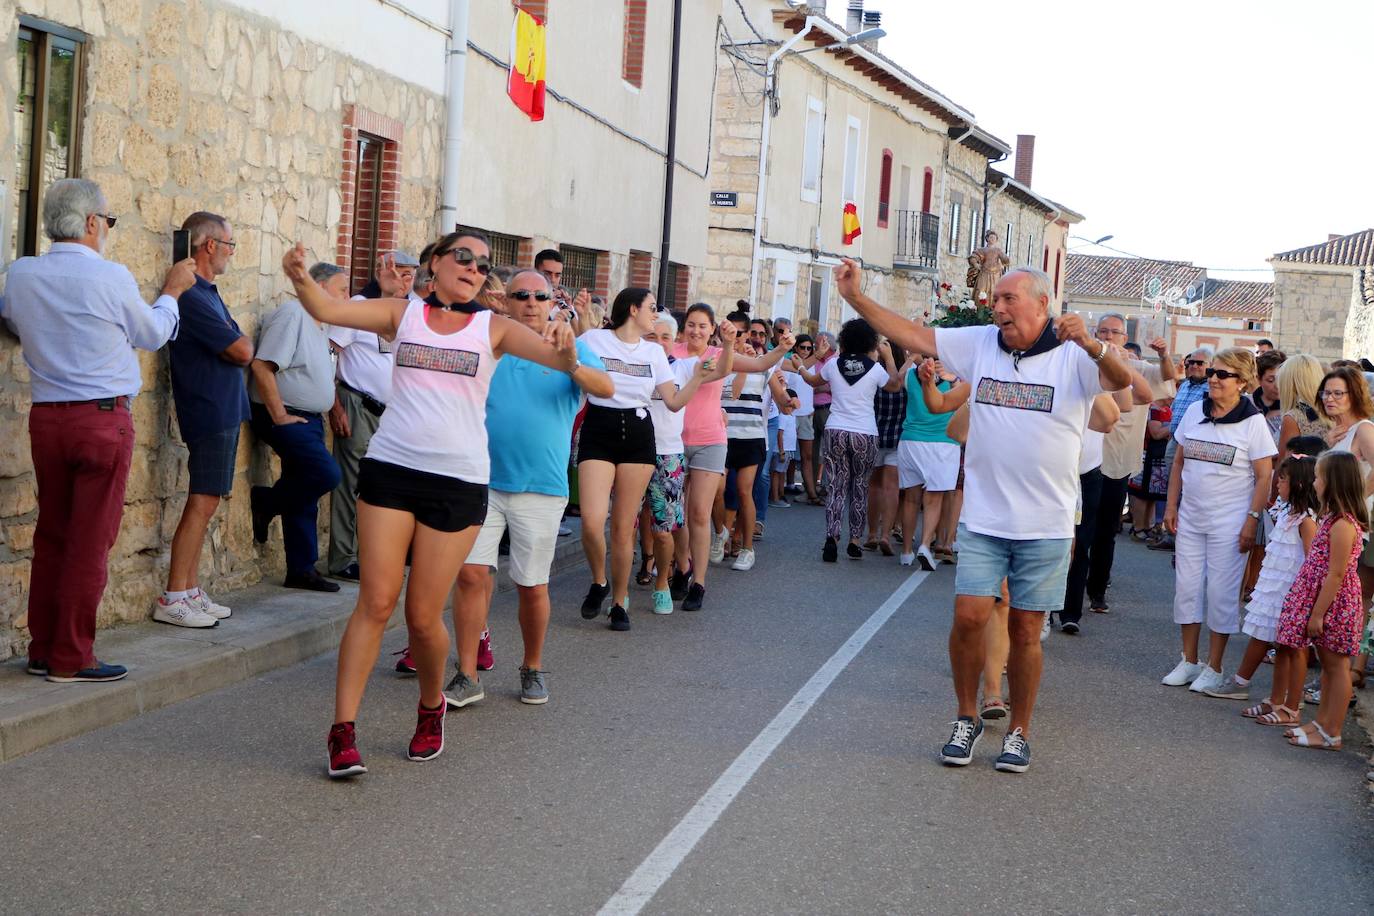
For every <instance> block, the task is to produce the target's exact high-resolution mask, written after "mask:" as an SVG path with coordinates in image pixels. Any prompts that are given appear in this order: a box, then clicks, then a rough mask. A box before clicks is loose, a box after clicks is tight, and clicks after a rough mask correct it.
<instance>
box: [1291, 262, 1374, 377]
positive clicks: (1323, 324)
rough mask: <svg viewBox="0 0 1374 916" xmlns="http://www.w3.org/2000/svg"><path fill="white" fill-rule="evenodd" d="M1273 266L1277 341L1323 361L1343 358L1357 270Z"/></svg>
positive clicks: (1292, 350) (1293, 350)
mask: <svg viewBox="0 0 1374 916" xmlns="http://www.w3.org/2000/svg"><path fill="white" fill-rule="evenodd" d="M1274 267H1275V269H1274V326H1273V333H1272V334H1271V335H1270V336H1271V337H1272V338H1273V341H1274V345H1275V346H1276V347H1278V348H1279V349H1280V350H1283V351H1284V352H1285V353H1288V354H1290V355H1292V354H1294V353H1310V354H1311V355H1313V356H1315V357H1317V359H1319V360H1321V361H1322V362H1330V361H1331V360H1333V359H1341V358H1343V357H1344V356H1345V355H1346V353H1345V349H1346V348H1345V336H1346V323H1347V318H1348V316H1349V313H1350V307H1351V301H1352V297H1353V296H1354V292H1355V273H1356V272H1355V270H1354V269H1344V270H1332V269H1325V270H1323V269H1321V268H1314V269H1310V270H1308V269H1302V267H1301V265H1291V266H1290V265H1280V264H1275V265H1274ZM1360 355H1364V354H1360Z"/></svg>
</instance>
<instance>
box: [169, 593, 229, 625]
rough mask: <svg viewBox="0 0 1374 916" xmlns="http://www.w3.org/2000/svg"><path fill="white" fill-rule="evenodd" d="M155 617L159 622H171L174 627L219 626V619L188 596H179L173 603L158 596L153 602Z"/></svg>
mask: <svg viewBox="0 0 1374 916" xmlns="http://www.w3.org/2000/svg"><path fill="white" fill-rule="evenodd" d="M153 619H154V620H156V621H157V622H158V623H170V624H171V625H172V626H174V627H190V628H192V629H197V630H203V629H208V628H209V627H217V626H219V621H218V620H216V619H215V618H214V617H211V616H210V615H209V614H207V613H205V612H204V611H202V610H201V609H200V608H198V607H196V606H195V605H194V604H192V603H191V602H190V601H189V600H188V599H186V598H179V599H177V600H176V601H173V602H172V603H171V604H166V603H164V602H163V600H162V599H161V598H158V599H157V600H156V601H155V602H153Z"/></svg>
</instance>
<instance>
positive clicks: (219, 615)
mask: <svg viewBox="0 0 1374 916" xmlns="http://www.w3.org/2000/svg"><path fill="white" fill-rule="evenodd" d="M186 600H187V601H190V602H191V606H192V607H194V608H195V609H196V610H198V611H203V612H204V613H206V614H209V615H210V616H211V617H213V618H215V619H216V620H224V619H225V618H226V617H228V616H229V615H230V614H232V613H233V611H231V610H229V609H228V608H227V607H225V606H224V605H222V604H217V603H216V602H215V599H213V598H211V597H210V596H209V595H207V594H205V589H198V590H197V591H196V593H195V594H194V595H192V596H191V597H190V598H188V599H186Z"/></svg>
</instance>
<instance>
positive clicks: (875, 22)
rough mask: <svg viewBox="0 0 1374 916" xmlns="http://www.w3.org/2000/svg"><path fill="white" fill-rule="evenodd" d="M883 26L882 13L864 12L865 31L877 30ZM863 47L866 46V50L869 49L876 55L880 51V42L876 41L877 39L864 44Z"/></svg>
mask: <svg viewBox="0 0 1374 916" xmlns="http://www.w3.org/2000/svg"><path fill="white" fill-rule="evenodd" d="M882 24H883V14H882V13H880V12H878V11H877V10H867V11H865V12H864V22H863V27H864V30H865V31H867V30H868V29H876V28H878V27H880V26H881V25H882ZM863 45H864V47H865V48H867V49H868V50H870V51H872V52H874V53H875V54H876V53H877V51H878V42H877V40H876V39H875V40H874V41H865V42H864V43H863Z"/></svg>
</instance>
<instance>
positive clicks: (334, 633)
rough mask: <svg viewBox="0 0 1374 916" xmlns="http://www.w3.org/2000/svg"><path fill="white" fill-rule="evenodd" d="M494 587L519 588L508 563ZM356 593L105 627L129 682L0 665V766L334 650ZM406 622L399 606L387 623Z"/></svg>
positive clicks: (577, 557)
mask: <svg viewBox="0 0 1374 916" xmlns="http://www.w3.org/2000/svg"><path fill="white" fill-rule="evenodd" d="M574 529H575V530H574V533H573V535H571V536H569V537H563V538H560V539H559V543H558V547H557V550H556V552H555V554H554V563H553V573H554V574H555V575H556V574H558V573H560V572H564V571H566V570H569V569H573V568H575V567H577V566H579V565H580V564H581V563H582V562H583V561H582V545H581V542H580V540H579V539H578V537H577V532H576V525H574ZM497 588H498V590H499V591H507V590H509V589H512V588H514V586H513V584H512V583H511V581H510V579H509V578H507V577H506V576H505V571H504V568H503V569H502V571H501V573H500V575H499V576H498V583H497ZM356 595H357V586H354V585H349V584H344V588H343V590H342V591H340V592H337V593H334V594H320V593H315V592H299V591H287V590H285V589H282V588H279V587H277V586H275V585H266V584H260V585H257V586H254V587H253V588H250V589H246V590H244V591H242V592H236V593H234V594H227V595H217V596H216V598H218V599H219V600H221V601H222V602H223V603H225V604H227V605H229V606H230V607H232V608H233V609H234V615H233V616H232V617H231V618H229V620H227V621H225V622H223V623H221V624H220V626H218V627H216V628H214V629H212V630H183V629H180V628H177V627H171V626H165V625H162V624H157V623H153V622H151V621H149V622H145V623H139V624H134V625H131V626H127V627H118V628H116V629H113V630H107V631H104V632H102V633H100V635H99V636H98V637H97V640H96V648H97V650H98V652H99V653H100V655H101V657H102V658H106V659H109V660H110V661H114V662H118V663H119V664H125V665H127V666H128V667H129V676H128V677H127V678H125V679H124V680H122V681H116V682H114V683H111V684H50V683H48V682H47V681H46V680H43V679H41V678H37V677H33V676H31V675H28V674H27V673H25V670H24V669H25V666H26V662H25V660H24V659H22V658H19V659H13V660H11V661H9V662H6V663H4V664H0V763H5V762H7V761H10V760H14V759H16V758H18V757H22V756H23V755H25V754H29V753H32V752H33V751H36V750H39V749H40V748H44V747H47V746H48V745H51V744H56V743H58V742H60V741H66V740H67V739H69V738H75V737H76V736H78V735H82V734H85V733H86V732H89V731H93V730H95V729H97V728H102V727H104V726H106V725H114V724H115V723H118V722H123V721H125V720H126V719H131V718H133V717H134V716H137V715H141V714H143V713H145V712H152V711H153V710H155V709H161V708H162V707H164V706H170V705H171V704H173V703H177V702H180V701H182V700H187V699H190V698H191V697H195V696H199V695H200V694H203V693H208V692H210V691H212V690H218V689H220V688H221V687H227V686H229V685H231V684H237V683H239V682H240V681H245V680H247V679H249V678H253V677H257V676H259V675H262V674H266V673H267V672H269V671H274V670H277V669H279V668H284V667H287V666H288V665H294V664H297V663H299V662H302V661H305V660H307V659H310V658H313V657H315V656H317V655H320V654H322V653H324V652H332V651H334V650H335V649H336V648H338V645H339V638H340V637H341V636H342V635H343V631H344V627H345V626H347V624H348V618H349V615H350V614H351V613H352V611H353V606H354V603H355V599H356ZM403 620H404V614H403V612H402V611H401V602H398V603H397V611H396V613H395V614H394V615H393V616H392V618H391V621H390V623H389V624H388V627H394V626H397V625H399V624H400V623H401V622H402V621H403Z"/></svg>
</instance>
